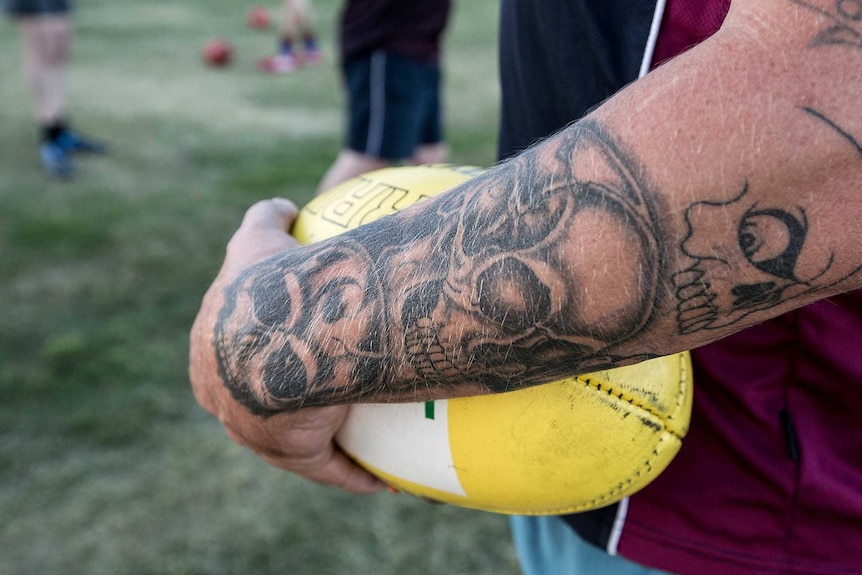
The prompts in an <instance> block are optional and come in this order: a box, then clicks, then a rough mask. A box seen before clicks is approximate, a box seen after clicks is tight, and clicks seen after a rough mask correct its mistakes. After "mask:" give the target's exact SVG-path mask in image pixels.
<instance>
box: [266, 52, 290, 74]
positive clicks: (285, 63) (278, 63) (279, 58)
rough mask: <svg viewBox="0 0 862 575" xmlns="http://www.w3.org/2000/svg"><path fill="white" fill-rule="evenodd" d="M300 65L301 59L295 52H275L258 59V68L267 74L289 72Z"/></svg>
mask: <svg viewBox="0 0 862 575" xmlns="http://www.w3.org/2000/svg"><path fill="white" fill-rule="evenodd" d="M299 66H300V64H299V60H298V59H297V58H296V56H294V55H293V54H275V55H273V56H267V57H266V58H262V59H260V60H258V61H257V69H258V70H260V71H261V72H266V73H267V74H289V73H290V72H294V71H296V70H297V69H298V68H299Z"/></svg>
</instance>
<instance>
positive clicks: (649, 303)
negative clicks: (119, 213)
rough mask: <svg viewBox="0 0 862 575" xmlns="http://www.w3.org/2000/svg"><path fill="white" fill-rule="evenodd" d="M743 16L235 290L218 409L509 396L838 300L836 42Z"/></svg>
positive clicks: (816, 20) (844, 75) (841, 262)
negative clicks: (562, 122)
mask: <svg viewBox="0 0 862 575" xmlns="http://www.w3.org/2000/svg"><path fill="white" fill-rule="evenodd" d="M739 4H742V3H738V4H737V5H739ZM753 4H758V6H757V7H756V8H755V10H754V11H746V10H744V9H742V8H740V9H735V10H733V11H732V13H731V15H730V16H729V20H728V24H727V25H726V26H725V28H724V29H723V30H722V32H720V33H719V34H718V35H717V36H716V37H714V38H713V39H712V40H710V41H708V42H707V43H705V44H703V45H702V46H700V47H698V48H697V49H695V50H693V51H691V52H690V53H689V54H687V55H686V56H683V57H681V58H679V59H678V60H677V61H674V62H671V63H669V64H667V65H666V66H664V67H663V68H662V69H660V70H658V71H656V72H655V73H653V74H651V75H650V76H648V77H647V78H646V79H644V80H642V81H640V82H638V83H636V84H634V85H633V86H631V87H630V88H628V89H627V90H625V91H624V92H623V93H621V94H620V95H618V96H617V97H615V98H614V99H612V100H610V101H609V102H607V103H606V104H605V105H604V106H602V107H601V108H599V109H598V110H597V111H596V112H595V113H594V114H593V115H592V116H591V117H590V118H588V119H587V120H586V121H584V122H581V123H579V124H577V125H574V126H572V127H570V128H568V129H566V130H564V131H563V132H561V133H560V134H558V135H557V136H555V137H553V138H551V139H549V140H548V141H546V142H544V143H543V144H541V145H540V146H537V147H535V148H533V149H531V150H529V151H528V152H526V153H524V154H522V155H521V156H519V157H518V158H516V159H514V160H513V161H510V162H507V163H505V164H502V165H500V166H497V167H495V168H494V169H492V170H490V171H489V172H488V173H487V174H486V175H484V176H482V177H480V178H477V179H476V180H473V181H471V182H469V183H468V184H465V185H463V186H461V187H459V188H457V189H456V190H453V191H452V192H449V193H447V194H445V195H443V196H441V197H439V198H437V199H434V200H428V201H426V202H423V203H422V204H419V205H417V206H414V207H412V208H410V209H407V210H405V211H404V212H401V213H399V214H397V215H395V216H392V217H390V218H386V219H384V220H381V221H378V222H375V223H373V224H370V225H368V226H363V227H362V228H359V229H357V230H354V231H352V232H349V233H348V234H345V235H343V236H340V237H338V238H334V239H332V240H328V241H326V242H323V243H321V244H318V245H315V246H311V247H307V248H302V249H298V250H291V251H288V252H285V253H282V254H280V255H278V256H275V257H273V258H271V259H269V260H267V261H265V262H263V263H261V264H258V265H256V266H254V267H252V268H250V269H248V270H246V271H245V272H244V274H243V275H242V276H241V277H240V278H239V279H238V280H236V281H235V282H233V283H232V284H231V285H229V286H228V288H227V289H225V290H224V292H223V302H222V307H221V311H220V314H219V319H218V321H217V324H216V328H215V333H214V338H215V347H216V350H217V355H218V365H219V369H220V372H221V374H222V377H223V379H224V380H225V382H226V385H227V386H228V388H229V389H231V391H232V393H233V394H234V396H235V397H237V398H238V399H241V400H242V401H243V403H245V404H246V406H247V407H249V408H250V409H252V410H253V411H256V412H258V413H271V412H276V411H281V410H292V409H297V408H299V407H302V406H308V405H326V404H334V403H352V402H357V401H406V400H422V399H428V398H433V397H444V396H445V397H451V396H458V395H468V394H476V393H484V392H497V391H504V390H510V389H517V388H519V387H523V386H528V385H534V384H537V383H542V382H545V381H550V380H553V379H556V378H559V377H561V376H563V375H571V374H576V373H583V372H587V371H593V370H596V369H600V368H605V367H613V366H617V365H623V364H626V363H631V362H634V361H638V360H641V359H644V358H647V357H651V356H654V355H660V354H666V353H671V352H674V351H679V350H682V349H690V348H693V347H697V346H699V345H703V344H704V343H707V342H709V341H712V340H714V339H717V338H719V337H723V336H725V335H728V334H730V333H733V332H734V331H737V330H739V329H742V328H743V327H745V326H747V325H750V324H752V323H757V322H759V321H763V320H765V319H768V318H769V317H772V316H775V315H777V314H779V313H781V312H783V311H786V310H789V309H792V308H794V307H798V306H800V305H804V304H805V303H809V302H810V301H814V300H815V299H819V298H822V297H825V296H827V295H831V294H834V293H837V292H840V291H846V290H849V289H853V288H855V287H858V286H859V285H860V280H859V278H858V277H857V276H858V274H857V271H858V269H859V267H860V265H862V250H860V249H859V248H857V247H856V246H858V245H862V244H860V240H862V232H860V231H859V225H858V221H859V219H860V216H862V209H860V201H859V200H858V199H857V197H856V196H858V195H859V191H860V190H859V187H860V184H859V182H860V180H862V150H860V148H859V144H858V141H859V140H858V139H857V138H858V136H856V137H855V136H854V134H856V135H858V134H862V113H860V110H859V107H858V105H856V102H855V100H856V99H858V92H859V88H860V86H862V80H860V78H862V47H860V44H862V43H860V42H859V36H858V34H857V35H856V36H854V35H853V33H858V32H860V27H859V24H858V23H857V24H855V26H856V27H855V28H853V27H850V28H844V29H841V30H838V32H841V33H840V34H839V33H837V32H835V33H832V35H830V30H831V29H832V28H835V26H837V24H836V19H835V18H832V19H830V18H827V17H825V16H823V14H822V13H821V12H818V11H816V10H813V9H811V8H810V7H809V6H808V5H807V4H805V5H804V4H803V3H801V2H794V1H792V0H786V1H784V2H769V3H766V2H764V3H753ZM772 4H774V5H775V6H782V7H784V8H785V13H784V14H781V13H780V12H781V11H776V12H775V14H776V15H773V14H769V13H768V12H769V5H772ZM813 4H814V3H813V2H812V5H813ZM819 6H820V7H821V8H822V9H823V11H826V12H834V13H835V14H837V15H838V16H840V13H838V12H835V8H834V5H833V3H832V2H828V1H823V2H822V3H821V4H819ZM843 21H847V22H850V23H851V24H852V21H850V20H848V19H846V18H845V19H844V20H842V22H843ZM854 38H855V44H854Z"/></svg>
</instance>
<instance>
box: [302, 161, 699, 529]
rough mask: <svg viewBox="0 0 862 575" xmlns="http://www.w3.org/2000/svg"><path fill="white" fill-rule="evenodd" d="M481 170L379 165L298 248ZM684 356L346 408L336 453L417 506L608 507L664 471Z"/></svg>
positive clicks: (527, 511)
mask: <svg viewBox="0 0 862 575" xmlns="http://www.w3.org/2000/svg"><path fill="white" fill-rule="evenodd" d="M482 171H483V170H482V169H481V168H476V167H471V166H455V165H448V164H446V165H431V166H417V167H401V168H387V169H384V170H379V171H376V172H371V173H369V174H365V175H363V176H361V177H359V178H356V179H354V180H350V181H349V182H345V183H343V184H341V185H339V186H337V187H335V188H333V189H332V190H330V191H328V192H327V193H325V194H323V195H321V196H318V197H317V198H315V199H314V200H313V201H311V202H310V203H309V204H308V205H306V206H305V207H304V208H303V209H302V210H301V211H300V213H299V215H298V217H297V220H296V222H295V224H294V227H293V230H292V234H293V235H294V237H295V238H296V239H297V240H298V241H300V242H301V243H304V244H308V243H312V242H316V241H319V240H322V239H325V238H329V237H332V236H334V235H337V234H339V233H341V232H344V231H346V230H348V229H351V228H355V227H357V226H360V225H362V224H364V223H367V222H370V221H372V220H374V219H377V218H379V217H381V216H384V215H387V214H390V213H393V212H395V211H398V210H399V209H402V208H404V207H406V206H409V205H411V204H413V203H415V202H417V201H420V200H422V199H423V198H426V197H430V196H433V195H436V194H439V193H441V192H444V191H446V190H448V189H450V188H452V187H454V186H456V185H458V184H460V183H463V182H465V181H467V180H469V179H470V178H472V177H473V176H475V175H478V174H480V173H482ZM691 402H692V377H691V363H690V359H689V355H688V353H680V354H675V355H671V356H666V357H660V358H657V359H652V360H648V361H644V362H641V363H639V364H636V365H632V366H628V367H621V368H616V369H611V370H605V371H599V372H596V373H592V374H588V375H582V376H578V377H572V378H568V379H564V380H560V381H557V382H554V383H549V384H546V385H541V386H537V387H532V388H528V389H523V390H519V391H513V392H509V393H501V394H496V395H485V396H479V397H469V398H460V399H450V400H438V401H433V402H425V403H419V404H409V403H408V404H361V405H354V406H352V407H351V408H350V412H349V415H348V418H347V422H346V423H345V425H344V427H343V428H342V429H341V431H340V432H339V434H338V437H337V441H338V443H339V445H340V446H341V447H342V449H344V451H345V452H346V453H348V454H349V455H350V456H351V457H353V458H354V459H355V460H356V461H357V462H358V463H359V464H360V465H362V466H364V467H365V468H366V469H368V470H369V471H371V472H372V473H374V474H375V475H377V476H378V477H380V478H381V479H383V480H384V481H386V482H387V483H389V484H391V485H392V486H394V487H396V488H397V489H399V490H401V491H404V492H407V493H411V494H414V495H417V496H420V497H424V498H429V499H433V500H437V501H441V502H445V503H451V504H454V505H460V506H463V507H469V508H473V509H481V510H485V511H493V512H498V513H511V514H524V515H542V514H544V515H547V514H563V513H574V512H578V511H586V510H589V509H594V508H597V507H602V506H605V505H609V504H611V503H613V502H615V501H618V500H620V499H622V498H623V497H626V496H628V495H631V494H632V493H634V492H636V491H638V490H639V489H641V488H643V487H644V486H646V485H647V484H648V483H649V482H650V481H651V480H652V479H654V478H655V477H656V476H657V475H658V474H659V473H661V472H662V470H664V469H665V467H667V465H668V464H669V463H670V461H671V459H673V457H674V455H676V453H677V451H679V448H680V446H681V442H682V439H683V437H684V436H685V434H686V432H687V431H688V424H689V418H690V415H691Z"/></svg>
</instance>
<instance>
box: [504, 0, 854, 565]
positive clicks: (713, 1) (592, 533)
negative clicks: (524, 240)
mask: <svg viewBox="0 0 862 575" xmlns="http://www.w3.org/2000/svg"><path fill="white" fill-rule="evenodd" d="M728 5H729V0H668V1H667V3H666V4H662V3H659V2H656V1H655V0H626V1H625V2H622V1H618V0H607V1H601V2H597V1H593V0H503V4H502V11H501V27H502V29H501V34H500V42H501V46H500V49H501V60H500V71H501V83H502V93H503V105H502V124H501V130H500V156H501V157H507V156H510V155H512V154H513V153H515V152H517V151H518V150H520V149H523V148H525V147H527V146H528V145H530V144H531V143H533V142H534V141H536V140H537V139H539V138H542V137H545V136H548V135H550V134H552V133H554V132H555V131H557V130H559V129H560V128H562V127H563V126H565V125H567V124H568V123H570V122H571V121H573V120H577V119H578V118H580V117H581V116H582V115H584V114H586V113H587V111H588V110H589V109H590V108H591V107H592V106H595V105H596V104H598V103H599V102H601V101H602V100H604V99H605V98H607V97H608V96H610V95H612V94H613V93H614V92H616V91H617V90H619V89H621V88H622V87H623V86H625V84H626V83H628V82H631V81H633V80H635V79H636V78H637V76H638V75H639V74H643V73H645V72H646V71H648V70H649V69H650V68H653V67H655V66H656V65H660V64H661V62H663V61H665V60H667V59H668V58H671V57H673V56H675V55H677V54H679V53H681V52H683V51H684V50H686V49H688V48H690V47H691V46H694V45H696V44H697V43H699V42H701V41H703V40H704V39H706V38H707V37H708V36H709V35H711V34H712V33H713V32H715V31H716V30H717V29H718V28H719V26H720V24H721V22H722V20H723V18H724V16H725V14H726V12H727V10H728ZM662 8H663V10H662ZM788 9H792V8H791V6H788ZM860 350H862V291H856V292H851V293H849V294H844V295H841V296H837V297H833V298H830V299H828V300H824V301H821V302H818V303H815V304H812V305H809V306H806V307H803V308H800V309H798V310H796V311H793V312H791V313H788V314H785V315H782V316H780V317H778V318H775V319H773V320H771V321H768V322H766V323H763V324H760V325H757V326H755V327H752V328H748V329H746V330H744V331H742V332H739V333H737V334H735V335H733V336H731V337H728V338H725V339H723V340H721V341H719V342H716V343H713V344H711V345H708V346H705V347H703V348H700V349H697V350H695V351H694V352H693V353H692V356H693V361H694V366H695V371H694V381H695V391H694V412H693V416H692V424H691V430H690V432H689V434H688V436H687V437H686V438H685V440H684V441H683V444H682V449H681V451H680V453H679V455H678V456H677V457H676V459H674V461H673V462H672V463H671V464H670V466H669V467H668V468H667V470H666V471H665V472H664V473H663V474H661V475H660V476H659V477H658V478H657V479H656V480H655V481H654V482H653V483H652V484H650V485H649V486H647V487H646V488H645V489H644V490H642V491H640V492H639V493H637V494H635V495H633V496H632V497H630V498H628V499H626V500H623V501H622V502H620V503H619V504H616V505H613V506H610V507H607V508H604V509H599V510H597V511H593V512H588V513H581V514H577V515H570V516H566V517H565V518H564V519H565V520H566V521H567V522H568V523H569V524H570V525H571V526H572V527H573V528H574V529H575V530H576V531H578V532H579V533H580V534H581V535H582V536H583V537H584V538H585V539H587V540H588V541H590V542H591V543H593V544H595V545H597V546H599V547H602V548H604V549H606V550H607V551H608V552H610V553H619V554H620V555H623V556H625V557H627V558H629V559H632V560H634V561H636V562H638V563H642V564H645V565H647V566H650V567H654V568H659V569H663V570H666V571H669V572H673V573H679V574H682V575H802V574H810V575H862V352H860Z"/></svg>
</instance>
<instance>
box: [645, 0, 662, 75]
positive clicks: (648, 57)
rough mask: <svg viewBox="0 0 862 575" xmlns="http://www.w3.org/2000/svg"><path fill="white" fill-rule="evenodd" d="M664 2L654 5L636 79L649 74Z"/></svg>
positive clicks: (660, 0)
mask: <svg viewBox="0 0 862 575" xmlns="http://www.w3.org/2000/svg"><path fill="white" fill-rule="evenodd" d="M665 4H666V0H658V1H657V2H656V3H655V12H653V15H652V24H651V25H650V29H649V36H648V37H647V43H646V47H645V48H644V57H643V59H642V60H641V69H640V72H639V73H638V78H643V77H644V76H646V74H647V72H649V70H650V68H651V67H652V57H653V54H655V45H656V42H658V32H659V28H661V19H662V17H664V8H665Z"/></svg>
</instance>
